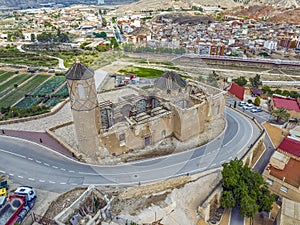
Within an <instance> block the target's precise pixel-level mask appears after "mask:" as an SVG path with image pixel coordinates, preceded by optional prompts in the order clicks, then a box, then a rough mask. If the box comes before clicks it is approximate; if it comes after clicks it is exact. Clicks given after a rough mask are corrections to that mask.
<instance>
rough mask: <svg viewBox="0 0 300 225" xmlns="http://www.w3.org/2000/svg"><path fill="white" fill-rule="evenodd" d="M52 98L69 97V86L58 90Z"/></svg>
mask: <svg viewBox="0 0 300 225" xmlns="http://www.w3.org/2000/svg"><path fill="white" fill-rule="evenodd" d="M52 96H54V97H62V98H67V97H68V96H69V90H68V86H67V85H64V86H63V87H62V88H61V89H60V90H58V91H57V92H56V93H55V94H53V95H52Z"/></svg>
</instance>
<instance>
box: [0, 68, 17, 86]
mask: <svg viewBox="0 0 300 225" xmlns="http://www.w3.org/2000/svg"><path fill="white" fill-rule="evenodd" d="M1 72H2V71H0V83H2V82H4V81H6V80H7V79H8V78H10V77H11V76H13V75H14V74H15V72H6V71H3V73H1Z"/></svg>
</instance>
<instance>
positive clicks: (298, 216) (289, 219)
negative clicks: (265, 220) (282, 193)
mask: <svg viewBox="0 0 300 225" xmlns="http://www.w3.org/2000/svg"><path fill="white" fill-rule="evenodd" d="M275 224H276V225H300V203H299V202H295V201H292V200H290V199H287V198H283V199H282V204H281V208H280V211H279V213H278V215H277V218H276V223H275Z"/></svg>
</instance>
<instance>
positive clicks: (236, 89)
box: [229, 83, 245, 100]
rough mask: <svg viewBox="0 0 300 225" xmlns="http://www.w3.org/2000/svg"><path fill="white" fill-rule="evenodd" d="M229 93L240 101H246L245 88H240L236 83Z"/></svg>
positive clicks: (232, 85)
mask: <svg viewBox="0 0 300 225" xmlns="http://www.w3.org/2000/svg"><path fill="white" fill-rule="evenodd" d="M229 93H231V94H233V95H235V96H236V97H237V98H238V99H240V100H243V99H244V93H245V88H244V87H241V86H239V85H238V84H236V83H232V84H231V87H230V89H229Z"/></svg>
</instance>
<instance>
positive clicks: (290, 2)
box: [118, 0, 300, 14]
mask: <svg viewBox="0 0 300 225" xmlns="http://www.w3.org/2000/svg"><path fill="white" fill-rule="evenodd" d="M258 4H259V5H264V6H266V5H272V6H274V7H276V8H277V7H283V8H290V7H295V8H296V7H300V0H165V1H161V0H140V1H138V2H133V3H131V4H128V5H123V6H120V7H119V10H118V11H119V12H120V13H123V14H125V13H128V12H129V13H130V12H139V11H143V10H159V9H163V10H167V9H172V10H176V9H180V8H183V9H184V8H191V7H192V6H215V7H218V6H220V7H224V8H227V9H231V8H234V7H237V6H249V5H258Z"/></svg>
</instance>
